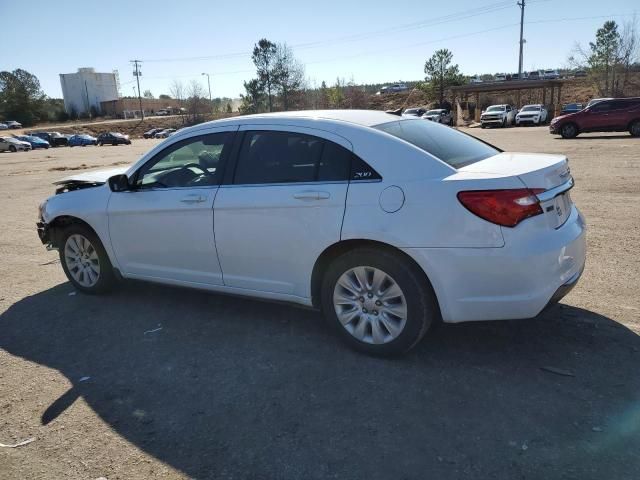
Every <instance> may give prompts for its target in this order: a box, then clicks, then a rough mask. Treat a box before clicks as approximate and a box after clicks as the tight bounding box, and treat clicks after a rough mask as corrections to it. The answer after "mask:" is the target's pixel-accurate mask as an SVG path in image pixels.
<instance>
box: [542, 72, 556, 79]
mask: <svg viewBox="0 0 640 480" xmlns="http://www.w3.org/2000/svg"><path fill="white" fill-rule="evenodd" d="M542 78H543V79H544V80H557V79H558V78H560V73H558V70H545V71H544V72H543V73H542Z"/></svg>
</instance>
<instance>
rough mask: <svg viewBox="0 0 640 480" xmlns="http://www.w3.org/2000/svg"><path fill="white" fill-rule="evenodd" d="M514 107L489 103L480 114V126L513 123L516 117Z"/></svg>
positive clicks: (505, 125)
mask: <svg viewBox="0 0 640 480" xmlns="http://www.w3.org/2000/svg"><path fill="white" fill-rule="evenodd" d="M516 113H517V111H516V109H515V108H513V107H512V106H511V105H491V106H490V107H489V108H487V109H486V110H485V111H484V112H482V115H480V126H481V127H482V128H486V127H487V126H492V127H503V128H504V127H507V126H510V125H513V124H514V122H515V118H516Z"/></svg>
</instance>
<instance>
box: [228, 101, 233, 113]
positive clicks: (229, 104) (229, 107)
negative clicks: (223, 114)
mask: <svg viewBox="0 0 640 480" xmlns="http://www.w3.org/2000/svg"><path fill="white" fill-rule="evenodd" d="M231 112H233V109H232V108H231V103H227V113H231Z"/></svg>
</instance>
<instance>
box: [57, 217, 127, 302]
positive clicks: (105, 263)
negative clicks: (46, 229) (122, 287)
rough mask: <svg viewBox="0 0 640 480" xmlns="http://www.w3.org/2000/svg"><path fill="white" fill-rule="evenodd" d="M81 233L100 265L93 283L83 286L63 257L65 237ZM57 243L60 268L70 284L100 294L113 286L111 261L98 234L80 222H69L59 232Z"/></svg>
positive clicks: (114, 278) (113, 275)
mask: <svg viewBox="0 0 640 480" xmlns="http://www.w3.org/2000/svg"><path fill="white" fill-rule="evenodd" d="M76 234H77V235H82V236H83V237H85V238H86V239H87V240H88V241H89V242H90V243H91V246H92V247H93V249H94V250H95V252H96V253H97V255H98V262H99V267H100V273H99V274H98V280H97V282H96V283H95V285H92V286H89V287H87V286H84V285H81V284H80V283H78V281H77V280H76V279H75V278H74V277H73V275H72V274H71V271H70V270H69V266H68V265H67V261H66V258H65V248H66V245H67V239H68V238H69V237H70V236H71V235H76ZM58 238H59V244H58V247H59V248H58V253H59V255H60V263H61V264H62V269H63V270H64V273H65V275H66V276H67V278H68V279H69V281H70V282H71V284H72V285H73V286H74V287H75V288H76V289H77V290H80V291H81V292H83V293H88V294H91V295H93V294H100V293H106V292H108V291H109V290H111V289H112V288H113V286H114V285H115V283H116V277H115V274H114V272H113V267H112V266H111V261H110V260H109V256H108V255H107V252H106V251H105V249H104V246H103V245H102V242H101V241H100V239H99V238H98V236H97V235H96V234H95V233H94V232H93V230H91V229H90V228H88V227H86V226H85V225H82V224H71V225H69V226H68V227H65V229H64V230H63V231H62V233H61V234H60V236H59V237H58Z"/></svg>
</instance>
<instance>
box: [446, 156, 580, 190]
mask: <svg viewBox="0 0 640 480" xmlns="http://www.w3.org/2000/svg"><path fill="white" fill-rule="evenodd" d="M458 171H459V172H465V173H488V174H491V175H496V176H501V177H513V176H516V177H518V178H519V179H520V180H521V181H522V183H524V184H525V185H526V186H527V187H529V188H544V189H545V190H550V189H552V188H554V187H557V186H558V185H561V184H563V183H565V182H566V181H567V180H569V178H570V177H571V174H570V173H569V162H568V161H567V157H566V156H564V155H549V154H543V153H513V152H502V153H499V154H498V155H494V156H493V157H489V158H487V159H485V160H481V161H480V162H476V163H473V164H471V165H467V166H466V167H462V168H459V169H458Z"/></svg>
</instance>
